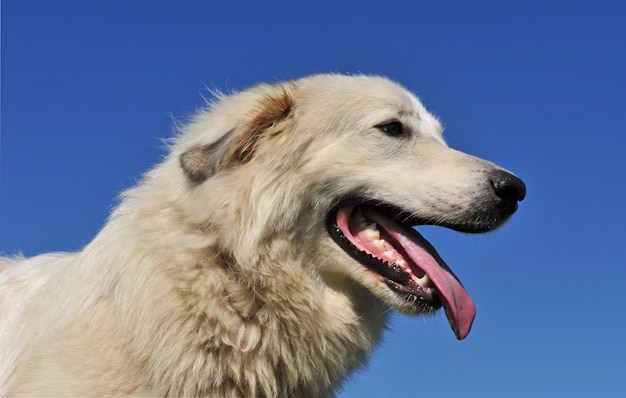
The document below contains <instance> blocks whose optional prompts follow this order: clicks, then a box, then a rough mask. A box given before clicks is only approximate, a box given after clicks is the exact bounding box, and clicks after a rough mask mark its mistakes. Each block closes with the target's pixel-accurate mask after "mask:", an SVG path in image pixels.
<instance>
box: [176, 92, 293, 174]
mask: <svg viewBox="0 0 626 398" xmlns="http://www.w3.org/2000/svg"><path fill="white" fill-rule="evenodd" d="M292 108H293V98H292V97H291V95H290V94H289V93H288V92H287V91H285V90H283V91H282V93H281V94H280V95H278V96H275V97H267V99H266V100H265V101H264V103H263V107H262V110H261V111H260V112H258V113H256V114H255V116H253V117H252V118H251V119H250V120H249V121H248V122H247V123H245V124H244V125H243V126H242V127H241V128H237V129H234V130H232V131H230V132H229V133H227V134H225V135H224V136H222V138H220V139H219V140H217V141H216V142H214V143H211V144H208V145H196V146H193V147H191V148H190V149H188V150H187V151H185V152H184V153H183V154H182V155H181V156H180V165H181V167H182V168H183V171H184V172H185V175H186V176H187V178H189V179H190V180H191V181H193V182H196V183H200V182H202V181H204V180H206V179H207V178H209V177H211V176H213V175H214V174H215V173H217V172H219V171H221V170H224V169H227V168H229V167H231V166H233V165H236V164H241V163H246V162H249V161H250V160H251V159H252V158H253V157H254V154H255V152H256V150H257V148H258V146H259V144H260V143H261V142H262V141H263V140H266V139H269V138H272V137H274V136H276V135H278V134H280V133H281V132H283V131H284V129H285V128H286V125H287V122H288V120H289V116H290V114H291V112H292Z"/></svg>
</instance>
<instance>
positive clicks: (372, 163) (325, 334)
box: [0, 75, 494, 397]
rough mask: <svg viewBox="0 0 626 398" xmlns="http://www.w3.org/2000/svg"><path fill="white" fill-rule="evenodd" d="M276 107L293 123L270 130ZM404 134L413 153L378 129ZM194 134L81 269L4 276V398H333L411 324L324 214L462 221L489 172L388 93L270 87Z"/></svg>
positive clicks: (127, 196)
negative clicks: (400, 321) (396, 326)
mask: <svg viewBox="0 0 626 398" xmlns="http://www.w3.org/2000/svg"><path fill="white" fill-rule="evenodd" d="M276 98H283V100H285V101H286V102H287V103H289V104H290V105H289V106H288V107H287V108H288V109H287V108H285V109H283V110H284V111H285V112H284V113H285V114H284V115H279V116H275V115H274V116H272V115H270V116H266V117H265V116H263V115H264V112H266V113H267V112H268V108H272V106H273V105H272V104H274V102H275V101H276ZM276 106H277V107H278V108H280V106H278V105H276ZM255 119H256V120H260V122H259V126H255V125H254V120H255ZM265 119H268V120H269V121H270V122H271V123H269V122H268V123H265ZM391 119H398V120H400V121H402V122H403V123H404V124H405V125H406V126H409V128H410V129H411V132H412V134H413V137H412V138H410V139H409V140H406V141H405V142H403V143H398V140H399V139H398V138H393V137H388V136H386V135H385V134H383V133H381V132H380V131H379V130H378V129H376V128H374V126H376V125H379V124H380V123H382V122H385V121H387V120H391ZM181 130H182V131H181V134H180V135H179V136H178V137H176V138H175V139H174V140H173V143H172V145H171V151H170V154H169V155H168V156H167V158H166V159H165V160H164V161H163V162H162V163H161V164H160V165H158V166H157V167H155V168H154V169H153V170H151V171H150V172H148V173H147V174H146V176H145V177H144V179H143V181H142V182H141V183H139V184H138V185H137V186H136V187H135V188H133V189H131V190H129V191H127V192H125V193H124V194H123V195H122V201H121V204H120V205H119V206H118V207H117V209H116V210H115V211H114V212H113V214H112V215H111V217H110V219H109V220H108V223H107V224H106V225H105V227H104V228H103V229H102V231H100V233H99V234H98V235H97V236H96V238H95V239H94V240H93V241H92V242H91V243H89V244H88V245H87V246H86V247H85V248H84V249H83V250H82V251H80V252H78V253H67V254H46V255H41V256H37V257H34V258H29V259H23V258H16V259H8V258H0V270H1V271H2V272H0V396H8V395H11V396H13V395H28V396H53V395H54V396H61V395H65V396H68V395H69V396H87V395H92V396H111V395H144V396H147V395H150V396H165V395H169V396H193V395H205V396H258V395H263V396H268V397H270V396H292V397H297V396H316V397H317V396H325V395H332V393H333V391H335V390H336V388H338V387H339V386H340V384H341V381H342V380H343V379H344V377H345V376H346V375H347V374H349V373H350V372H352V371H353V370H354V369H356V368H358V367H360V366H362V365H363V364H364V362H365V360H366V358H367V356H368V355H369V354H370V353H371V351H372V349H373V347H374V346H375V344H376V343H377V342H378V341H379V339H380V336H381V333H382V331H383V329H384V327H385V324H386V319H387V313H388V309H389V307H390V306H391V307H395V308H397V309H399V310H401V311H404V312H410V311H409V310H407V309H406V308H405V307H403V305H404V304H403V303H401V302H400V301H399V299H398V297H397V296H394V295H393V294H391V293H390V291H389V290H388V289H387V288H386V287H385V286H384V285H382V284H381V283H379V280H378V279H377V278H374V277H372V275H371V272H368V271H367V270H366V269H365V268H363V267H362V266H361V265H360V264H358V263H357V262H356V261H354V260H353V259H352V258H351V257H349V256H348V255H346V253H345V252H344V251H343V250H341V249H340V248H339V247H338V246H337V245H336V244H335V243H334V242H333V241H332V240H331V239H330V238H329V236H328V233H327V232H326V224H325V222H326V214H327V212H328V211H329V209H330V208H331V207H332V206H333V204H335V203H336V201H337V200H338V199H341V198H343V197H347V196H351V195H355V194H358V195H364V196H368V197H375V198H377V199H380V200H382V201H387V202H390V203H395V204H398V205H402V207H403V208H405V209H408V210H410V211H411V212H413V213H414V214H416V215H421V216H425V215H427V216H429V217H430V218H441V219H442V220H444V219H448V218H454V217H462V216H464V215H465V214H466V213H467V212H468V211H469V209H471V208H472V206H475V203H477V202H480V201H481V200H482V198H483V197H484V196H485V192H486V190H488V189H489V186H488V185H489V184H488V183H487V182H485V180H486V178H485V176H486V175H487V173H488V172H489V171H490V170H493V169H494V166H493V165H491V164H490V163H487V162H485V161H482V160H479V159H476V158H473V157H470V156H468V155H465V154H462V153H460V152H456V151H454V150H451V149H449V148H448V147H447V146H446V145H445V143H444V141H443V139H442V137H441V130H442V129H441V127H440V125H439V123H438V121H437V120H436V119H435V118H434V117H433V116H432V115H430V114H429V113H428V112H427V111H426V110H425V109H424V107H423V106H422V105H421V104H420V102H419V101H418V100H417V98H415V97H414V96H413V95H412V94H410V93H409V92H407V91H406V90H405V89H403V88H402V87H400V86H398V85H397V84H395V83H392V82H390V81H389V80H387V79H384V78H380V77H367V76H339V75H318V76H311V77H308V78H304V79H300V80H296V81H292V82H286V83H281V84H274V85H267V84H263V85H259V86H256V87H254V88H252V89H250V90H247V91H243V92H241V93H238V94H233V95H230V96H219V97H218V98H217V100H216V102H215V103H214V104H211V105H210V106H209V107H208V109H207V110H205V111H202V112H200V113H199V114H198V115H196V117H195V118H194V119H193V121H192V122H191V123H190V124H189V125H187V126H185V127H183V128H182V129H181ZM251 130H254V131H251ZM246 134H249V135H250V136H251V140H252V143H251V145H252V147H250V151H249V153H248V152H245V150H243V149H242V150H241V152H242V153H244V155H245V154H246V153H247V154H248V155H249V156H248V157H245V156H244V155H241V156H240V155H237V156H239V158H238V157H237V156H234V157H231V158H228V156H229V155H228V153H229V152H228V151H229V150H230V149H231V148H233V147H234V146H236V145H238V143H237V142H236V140H237V139H238V138H237V137H241V136H245V135H246ZM220 139H221V140H222V141H220ZM219 142H222V144H220V145H218V144H215V148H213V149H212V150H211V151H208V152H207V151H205V150H204V149H205V148H208V145H210V144H211V143H219ZM218 146H219V148H217V147H218ZM192 148H201V150H199V151H198V153H197V156H196V157H193V156H191V157H190V159H192V161H193V162H195V163H193V164H192V163H190V165H189V166H188V167H189V168H192V165H196V164H197V163H198V162H199V163H200V165H201V166H202V167H204V166H207V167H208V166H214V167H213V169H211V171H207V170H209V169H208V168H207V169H206V170H205V169H203V168H201V169H200V171H199V172H200V173H205V174H206V175H202V176H201V177H200V178H197V179H196V181H192V180H190V178H189V176H188V175H187V174H186V173H187V172H188V170H185V169H184V167H183V166H182V164H183V161H182V160H181V159H182V158H181V157H182V156H184V155H185V154H188V153H191V152H189V150H190V149H192ZM240 149H241V148H240ZM207 153H208V155H207V158H206V159H204V158H203V156H205V155H206V154H207ZM194 156H195V155H194ZM224 159H226V160H224ZM204 162H207V163H206V164H205V163H204Z"/></svg>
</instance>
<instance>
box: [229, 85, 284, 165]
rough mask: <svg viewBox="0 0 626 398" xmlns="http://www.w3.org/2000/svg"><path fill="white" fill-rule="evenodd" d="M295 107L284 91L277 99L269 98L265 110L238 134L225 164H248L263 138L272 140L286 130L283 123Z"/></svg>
mask: <svg viewBox="0 0 626 398" xmlns="http://www.w3.org/2000/svg"><path fill="white" fill-rule="evenodd" d="M292 107H293V98H291V96H290V95H289V94H288V93H287V92H286V91H283V93H282V95H281V96H280V97H277V98H268V100H267V102H266V104H265V107H264V108H263V110H262V111H261V112H260V113H259V114H258V115H257V116H256V117H254V118H253V119H252V120H251V121H250V122H248V123H247V124H246V126H245V127H244V129H243V131H242V132H240V133H239V134H237V136H236V137H235V138H234V139H233V142H232V145H230V149H231V150H230V151H229V153H228V154H227V156H226V157H225V159H224V160H225V162H226V163H230V162H232V161H238V162H242V163H245V162H248V161H250V159H252V157H253V156H254V152H255V151H256V148H257V146H258V144H259V143H260V141H261V138H262V137H263V136H266V137H267V138H271V137H273V136H276V135H278V134H280V133H281V132H282V131H283V129H284V128H281V126H282V127H284V126H283V125H281V122H283V121H285V120H286V119H287V117H288V116H289V114H290V113H291V109H292Z"/></svg>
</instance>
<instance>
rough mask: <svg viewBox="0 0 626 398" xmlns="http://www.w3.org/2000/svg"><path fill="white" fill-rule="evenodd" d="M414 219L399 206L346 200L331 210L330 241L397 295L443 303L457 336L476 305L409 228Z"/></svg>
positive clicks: (430, 305)
mask: <svg viewBox="0 0 626 398" xmlns="http://www.w3.org/2000/svg"><path fill="white" fill-rule="evenodd" d="M416 224H418V222H417V221H416V220H415V219H412V218H411V217H409V216H407V215H406V214H405V213H403V212H402V211H400V210H398V209H394V208H392V207H389V206H380V205H376V206H374V205H370V204H368V203H360V204H354V203H351V204H350V203H344V204H341V205H339V206H337V207H336V208H335V209H334V210H332V211H331V212H330V213H329V218H328V231H329V233H330V235H331V237H332V238H333V240H334V241H335V242H336V243H337V244H338V245H339V246H340V247H341V248H342V249H343V250H344V251H346V252H347V253H348V254H349V255H350V256H352V257H353V258H354V259H355V260H357V261H359V262H360V263H361V264H362V265H363V266H365V267H366V268H367V269H369V270H370V271H372V272H374V273H376V274H377V275H378V277H379V278H380V280H381V281H382V282H383V283H385V284H386V285H387V287H388V288H389V289H390V290H391V291H393V292H394V293H395V294H397V295H399V296H400V297H401V298H403V299H404V300H405V301H407V302H410V303H419V307H420V308H421V309H422V310H423V309H424V308H426V311H428V310H430V311H434V310H436V309H438V308H440V307H441V306H443V308H444V310H445V313H446V316H447V318H448V321H449V322H450V326H451V327H452V330H453V331H454V333H455V335H456V337H457V338H458V339H464V338H465V337H466V336H467V335H468V333H469V331H470V328H471V326H472V322H473V320H474V316H475V315H476V308H475V306H474V303H473V302H472V300H471V298H470V297H469V295H468V294H467V292H466V291H465V289H464V288H463V286H462V285H461V283H460V282H459V280H458V279H457V278H456V276H455V275H454V274H453V273H452V271H451V270H450V268H448V266H447V265H446V263H445V262H444V261H443V260H442V259H441V257H440V256H439V254H438V253H437V252H436V251H435V249H434V248H433V246H432V245H431V244H430V243H429V242H428V241H426V239H424V238H423V237H422V235H420V234H419V233H418V232H417V231H415V230H414V229H413V228H412V226H413V225H416Z"/></svg>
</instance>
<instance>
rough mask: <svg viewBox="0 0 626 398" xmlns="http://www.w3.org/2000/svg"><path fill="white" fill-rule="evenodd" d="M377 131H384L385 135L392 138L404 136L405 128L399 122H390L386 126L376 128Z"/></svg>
mask: <svg viewBox="0 0 626 398" xmlns="http://www.w3.org/2000/svg"><path fill="white" fill-rule="evenodd" d="M376 128H377V129H379V130H380V131H382V132H383V133H385V134H387V135H391V136H396V137H397V136H400V135H402V134H404V126H403V125H402V123H400V122H398V121H393V122H388V123H384V124H379V125H378V126H376Z"/></svg>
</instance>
